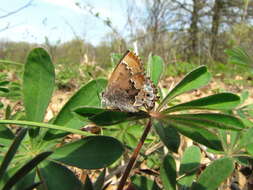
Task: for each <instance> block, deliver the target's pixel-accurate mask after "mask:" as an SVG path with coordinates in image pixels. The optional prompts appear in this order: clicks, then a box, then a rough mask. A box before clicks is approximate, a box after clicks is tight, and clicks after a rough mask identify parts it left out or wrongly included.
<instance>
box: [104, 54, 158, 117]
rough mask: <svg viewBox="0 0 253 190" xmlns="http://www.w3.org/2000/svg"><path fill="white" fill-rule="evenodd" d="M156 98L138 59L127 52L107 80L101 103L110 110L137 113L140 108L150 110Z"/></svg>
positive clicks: (153, 86) (154, 90)
mask: <svg viewBox="0 0 253 190" xmlns="http://www.w3.org/2000/svg"><path fill="white" fill-rule="evenodd" d="M158 98H159V97H158V96H157V89H156V87H155V85H154V84H153V83H152V81H151V80H150V78H148V77H146V76H145V73H144V67H143V64H142V62H141V60H140V58H139V57H138V56H137V55H136V54H135V53H133V52H132V51H130V50H128V51H127V52H126V53H125V54H124V56H123V58H122V59H121V60H120V62H119V63H118V65H117V66H116V68H115V69H114V71H113V72H112V74H111V77H110V78H109V81H108V85H107V87H106V89H105V91H104V92H103V94H102V103H103V104H105V105H106V106H108V107H110V108H112V109H120V110H121V111H126V112H138V111H139V110H140V108H141V107H145V108H146V109H147V110H148V111H149V110H151V109H152V108H153V107H154V106H155V101H156V100H158Z"/></svg>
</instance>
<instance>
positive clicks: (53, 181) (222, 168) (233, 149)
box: [0, 48, 252, 190]
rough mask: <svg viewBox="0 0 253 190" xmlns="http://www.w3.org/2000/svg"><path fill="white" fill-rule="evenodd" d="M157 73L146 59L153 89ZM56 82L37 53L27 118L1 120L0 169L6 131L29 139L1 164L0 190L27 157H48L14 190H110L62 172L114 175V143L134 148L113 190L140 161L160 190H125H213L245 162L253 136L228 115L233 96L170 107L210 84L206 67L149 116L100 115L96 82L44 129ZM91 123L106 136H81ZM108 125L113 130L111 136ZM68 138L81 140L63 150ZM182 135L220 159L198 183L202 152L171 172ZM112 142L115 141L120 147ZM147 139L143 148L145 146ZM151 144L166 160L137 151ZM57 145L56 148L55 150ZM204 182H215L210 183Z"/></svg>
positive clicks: (137, 184) (138, 181)
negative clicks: (20, 131)
mask: <svg viewBox="0 0 253 190" xmlns="http://www.w3.org/2000/svg"><path fill="white" fill-rule="evenodd" d="M163 68H164V67H163V61H162V59H161V58H160V57H157V56H154V57H153V56H150V57H149V64H148V68H147V70H148V71H149V74H150V77H151V79H152V80H153V82H154V83H155V84H158V82H159V78H160V76H161V74H162V72H163V70H164V69H163ZM54 78H55V74H54V67H53V64H52V62H51V59H50V57H49V55H48V54H47V52H46V51H45V50H43V49H42V48H36V49H34V50H32V51H31V52H30V54H29V55H28V58H27V62H26V64H25V69H24V77H23V86H22V93H23V100H24V110H25V118H24V119H22V120H17V119H15V118H12V117H11V119H8V118H10V117H6V118H7V119H5V120H4V119H2V120H0V124H1V125H0V139H1V148H0V160H1V163H6V162H4V161H3V160H5V159H3V155H7V152H8V149H9V147H10V146H11V145H10V144H11V142H12V141H13V139H14V137H15V134H13V132H12V130H11V129H10V128H9V127H7V125H12V124H15V125H18V126H20V127H24V128H28V132H29V133H28V135H26V136H25V138H24V139H23V140H22V141H20V146H19V149H18V151H16V152H15V156H13V159H11V160H10V162H9V163H10V164H7V165H8V166H9V167H8V170H5V171H6V172H5V173H4V176H3V178H2V179H1V182H2V184H7V180H6V178H7V177H5V175H7V176H10V178H9V179H11V178H12V177H13V176H15V174H13V173H12V171H13V170H15V171H17V170H18V169H20V170H21V168H23V167H22V166H24V165H25V163H27V161H28V160H31V157H32V158H34V159H35V158H37V157H38V156H39V155H41V154H43V153H44V152H46V153H45V154H50V155H46V156H45V158H44V157H43V159H42V160H41V162H40V163H38V162H36V163H35V164H34V166H36V169H32V168H31V170H30V172H27V175H29V177H27V178H26V177H25V178H23V179H20V180H19V182H18V183H19V186H17V185H16V184H15V185H14V188H16V189H18V188H21V186H20V184H29V185H32V184H37V183H40V184H38V186H39V188H40V189H49V190H50V189H57V188H59V187H61V189H63V190H64V189H66V190H68V189H92V190H99V189H105V188H106V186H107V185H108V183H106V184H104V183H105V170H103V171H102V172H101V173H100V175H99V177H98V178H97V180H96V181H95V182H93V183H92V182H91V180H90V177H89V176H88V177H87V178H86V181H85V182H84V184H82V183H81V181H80V180H79V179H77V177H76V176H75V175H74V173H73V172H72V171H71V170H69V169H68V168H67V167H66V165H67V166H75V167H78V168H81V169H88V170H90V169H99V168H105V167H109V166H110V165H112V164H113V163H114V164H113V166H111V167H110V168H109V169H113V168H112V167H116V163H115V161H116V160H118V159H119V157H120V156H121V155H122V154H123V150H124V146H123V145H122V143H121V142H120V141H119V140H118V139H120V140H122V141H123V142H124V143H128V144H127V147H128V148H129V149H130V150H131V149H132V148H133V147H134V146H136V144H137V147H136V148H135V149H134V153H133V155H132V156H131V157H130V159H129V158H128V156H126V157H125V158H127V161H129V163H128V165H127V167H126V170H125V172H124V173H123V176H122V178H121V181H120V183H119V186H118V190H122V188H123V187H124V186H125V184H126V180H127V179H128V176H129V174H130V171H131V169H132V167H133V165H134V163H135V161H136V158H137V156H138V155H140V159H143V160H146V161H147V163H149V164H150V165H154V166H155V167H157V165H158V166H160V179H161V182H162V184H159V185H158V184H156V181H155V180H151V179H149V178H147V177H145V176H139V175H133V176H132V177H131V184H130V185H129V188H133V189H142V190H147V189H161V185H162V187H163V189H176V187H178V188H179V189H190V188H191V189H208V190H215V189H217V188H218V187H219V186H220V185H221V183H222V182H223V181H225V180H226V179H227V178H228V177H229V176H230V175H231V173H232V171H233V170H234V168H235V166H234V165H235V163H236V162H237V163H240V162H239V159H240V157H241V156H245V157H246V158H250V157H251V156H250V154H249V153H250V151H251V147H250V148H248V149H247V151H244V148H247V147H248V145H249V142H248V141H247V138H249V137H250V135H252V129H251V128H245V126H244V124H243V123H242V122H241V120H239V119H238V118H236V117H234V116H232V115H231V114H230V113H232V111H231V110H232V109H234V108H236V107H237V106H238V105H239V104H240V102H241V101H240V97H239V96H237V95H235V94H232V93H226V92H224V93H218V94H214V95H211V96H207V97H204V98H199V99H196V100H192V101H189V102H183V103H178V104H173V105H171V102H172V101H173V100H174V99H175V98H176V97H177V96H179V95H181V94H183V93H186V92H189V91H192V90H194V89H198V88H200V87H202V86H204V85H206V84H207V83H208V82H209V81H210V79H211V76H210V73H209V72H208V71H207V68H206V67H205V66H201V67H199V68H197V69H195V70H193V71H191V72H190V73H189V74H187V75H186V76H185V77H184V79H183V80H181V81H180V82H179V83H178V84H177V85H176V86H175V87H174V88H173V89H171V90H170V91H169V93H168V94H167V95H166V96H165V97H164V98H163V99H162V100H161V101H160V102H159V104H158V105H157V107H156V108H155V110H152V111H150V112H147V111H145V110H140V111H139V112H137V113H128V112H121V111H117V110H110V109H105V108H102V107H101V106H100V97H99V95H100V93H101V92H102V91H103V89H104V88H105V86H106V80H104V79H97V80H93V81H90V82H88V83H87V84H85V85H84V86H83V87H81V88H80V90H78V91H77V92H76V93H75V94H74V95H73V96H72V97H71V98H70V99H69V101H68V102H67V103H66V104H65V105H64V107H63V108H62V109H61V110H60V112H59V113H58V115H57V116H56V117H55V118H53V119H52V120H51V121H50V122H43V120H44V115H45V112H46V109H47V106H48V103H49V101H50V99H51V96H52V93H53V89H54V86H55V82H54ZM8 110H9V109H7V108H6V111H5V112H6V113H7V112H8V113H9V111H8ZM212 111H214V112H212ZM224 112H226V114H224ZM5 115H10V114H5ZM90 122H92V123H95V124H96V125H97V126H100V127H101V128H103V130H102V133H103V134H106V135H110V136H103V135H93V134H91V133H89V132H86V131H82V130H79V129H80V128H81V127H83V126H84V125H86V124H89V123H90ZM145 123H146V125H145ZM133 124H135V125H136V126H137V127H139V129H137V127H133V128H132V129H131V127H129V125H133ZM111 125H115V126H113V127H112V128H111V129H110V128H109V126H111ZM143 126H145V128H144V129H143V130H144V131H143V134H142V135H141V137H140V136H139V135H140V134H138V133H140V132H141V130H140V129H142V127H143ZM152 126H153V127H154V129H155V133H154V132H152V133H151V134H150V135H149V137H148V138H147V136H148V134H149V132H150V129H151V127H152ZM107 128H108V129H107ZM245 131H246V133H245ZM69 133H75V134H79V135H82V136H85V138H83V139H80V140H76V141H74V142H70V143H65V142H64V141H63V139H64V138H65V137H66V135H68V134H69ZM117 134H119V135H120V136H117ZM180 135H184V136H186V137H189V138H190V139H192V140H193V141H194V142H195V143H199V144H202V145H205V146H206V147H208V149H207V150H204V149H202V147H201V145H199V147H200V148H201V150H202V151H203V152H204V153H205V154H206V155H209V154H210V153H213V154H215V155H216V154H217V155H219V156H217V157H215V158H214V160H213V159H211V158H210V163H209V165H208V166H206V169H205V170H204V171H203V172H202V173H201V174H200V175H198V174H199V172H200V171H201V163H200V149H199V147H197V146H192V147H189V148H187V149H186V150H185V152H184V154H183V157H182V158H181V161H180V169H179V171H177V170H176V167H175V158H174V156H173V155H172V153H177V152H178V149H179V147H180V142H181V140H180ZM111 136H116V137H117V138H118V139H116V138H114V137H111ZM18 137H19V135H18ZM18 137H16V138H18ZM227 137H230V139H231V141H228V140H227V139H228V138H227ZM138 139H139V141H138ZM146 139H147V140H149V141H146V143H145V144H144V141H145V140H146ZM152 140H154V141H156V142H158V141H161V142H163V144H164V147H166V149H167V150H168V151H169V152H168V153H166V154H165V153H164V152H163V151H160V148H158V150H156V151H153V154H152V153H150V154H149V155H146V154H145V153H143V152H141V147H142V145H143V144H144V146H145V145H146V146H149V145H150V144H152V142H151V141H152ZM14 142H15V141H14ZM250 142H251V141H250ZM59 143H60V145H61V146H58V145H59ZM48 152H50V153H48ZM47 156H48V157H47ZM153 160H155V162H157V160H160V163H155V164H154V161H153ZM152 162H153V163H152ZM5 166H6V165H5ZM14 166H15V167H14ZM0 171H1V170H0ZM34 176H36V177H34ZM210 176H215V178H211V177H210ZM35 179H36V181H35ZM37 179H38V180H37ZM194 180H195V182H194ZM65 181H66V182H65ZM25 187H27V186H22V188H25Z"/></svg>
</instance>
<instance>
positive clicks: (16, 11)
mask: <svg viewBox="0 0 253 190" xmlns="http://www.w3.org/2000/svg"><path fill="white" fill-rule="evenodd" d="M32 2H33V0H30V1H29V2H28V3H26V4H25V5H24V6H22V7H19V8H18V9H16V10H14V11H11V12H8V13H7V14H5V15H2V16H0V19H2V18H6V17H8V16H10V15H13V14H16V13H18V12H20V11H21V10H23V9H25V8H27V7H29V6H30V5H31V4H32Z"/></svg>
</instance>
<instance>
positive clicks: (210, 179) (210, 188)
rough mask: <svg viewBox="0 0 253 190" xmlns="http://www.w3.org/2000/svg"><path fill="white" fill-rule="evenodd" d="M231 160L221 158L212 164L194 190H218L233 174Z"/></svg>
mask: <svg viewBox="0 0 253 190" xmlns="http://www.w3.org/2000/svg"><path fill="white" fill-rule="evenodd" d="M233 170H234V164H233V161H232V159H231V158H221V159H219V160H215V161H214V162H212V163H211V164H210V165H209V166H208V167H207V168H206V169H205V170H204V171H203V173H202V174H201V175H200V176H199V178H198V180H197V182H196V183H194V184H193V186H192V188H191V189H192V190H216V189H217V188H218V187H219V186H220V184H221V183H222V182H223V181H225V180H226V179H227V178H228V177H229V176H230V175H231V174H232V172H233Z"/></svg>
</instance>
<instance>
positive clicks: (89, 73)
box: [88, 72, 102, 102]
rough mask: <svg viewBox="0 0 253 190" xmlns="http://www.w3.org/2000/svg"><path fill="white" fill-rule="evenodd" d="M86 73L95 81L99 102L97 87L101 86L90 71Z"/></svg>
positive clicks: (98, 95)
mask: <svg viewBox="0 0 253 190" xmlns="http://www.w3.org/2000/svg"><path fill="white" fill-rule="evenodd" d="M88 75H89V76H90V77H91V78H92V79H93V80H94V81H95V83H96V92H97V97H98V99H99V101H100V102H101V98H100V94H99V92H98V89H101V88H102V87H101V86H100V85H99V84H98V81H97V79H96V78H95V77H94V76H93V75H92V73H91V72H88Z"/></svg>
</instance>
